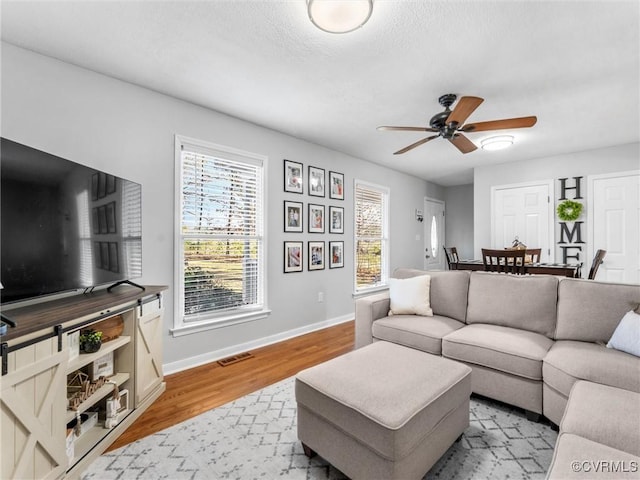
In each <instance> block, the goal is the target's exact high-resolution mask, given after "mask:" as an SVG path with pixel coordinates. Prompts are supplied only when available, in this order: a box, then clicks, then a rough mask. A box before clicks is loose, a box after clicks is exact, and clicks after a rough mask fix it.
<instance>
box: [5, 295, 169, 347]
mask: <svg viewBox="0 0 640 480" xmlns="http://www.w3.org/2000/svg"><path fill="white" fill-rule="evenodd" d="M167 288H168V287H166V286H158V285H152V286H147V285H145V289H146V290H145V291H142V290H140V289H139V288H136V287H131V286H128V285H121V286H118V287H116V288H115V289H113V290H112V291H111V292H110V293H109V292H107V290H106V289H105V290H98V291H94V292H92V293H83V294H79V295H72V296H69V297H64V298H60V299H57V300H52V301H50V302H42V303H38V304H34V305H27V306H24V307H18V308H14V309H11V310H3V313H4V314H5V315H7V316H8V317H9V318H10V319H11V320H14V321H15V322H16V323H17V324H18V326H17V327H16V328H11V327H9V328H8V330H7V333H6V335H2V336H1V337H0V341H2V342H7V341H9V340H13V339H16V338H20V337H22V336H25V335H28V334H31V333H34V332H37V331H40V330H43V329H47V328H53V327H54V326H56V325H61V324H63V323H66V322H68V321H69V320H72V319H74V318H82V317H85V316H87V315H101V314H108V313H109V309H110V308H113V307H115V306H117V305H121V304H123V303H128V302H135V301H137V300H138V299H141V298H145V297H149V296H153V295H157V294H159V293H161V292H162V291H164V290H166V289H167Z"/></svg>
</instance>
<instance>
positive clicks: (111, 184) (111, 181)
mask: <svg viewBox="0 0 640 480" xmlns="http://www.w3.org/2000/svg"><path fill="white" fill-rule="evenodd" d="M106 183H107V186H106V191H107V195H110V194H112V193H116V177H115V176H113V175H107V180H106Z"/></svg>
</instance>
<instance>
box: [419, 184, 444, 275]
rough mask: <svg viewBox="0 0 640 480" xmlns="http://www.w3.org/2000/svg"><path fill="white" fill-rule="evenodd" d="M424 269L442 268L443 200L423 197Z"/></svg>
mask: <svg viewBox="0 0 640 480" xmlns="http://www.w3.org/2000/svg"><path fill="white" fill-rule="evenodd" d="M423 224H424V252H425V253H424V269H425V270H444V269H445V266H444V264H445V259H444V248H443V247H444V226H445V225H444V202H443V201H442V200H436V199H435V198H428V197H426V198H425V199H424V221H423Z"/></svg>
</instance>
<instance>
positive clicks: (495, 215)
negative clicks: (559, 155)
mask: <svg viewBox="0 0 640 480" xmlns="http://www.w3.org/2000/svg"><path fill="white" fill-rule="evenodd" d="M552 192H553V180H548V181H542V182H536V183H522V184H517V185H502V186H497V187H492V189H491V246H490V247H491V248H497V249H500V248H505V247H511V246H512V245H513V242H514V240H515V239H516V238H517V239H518V240H519V241H520V242H522V243H524V244H525V245H526V246H527V247H529V248H540V249H541V252H540V261H541V262H553V259H554V252H553V249H552V246H553V225H552V221H553V206H552V204H551V194H552ZM480 247H483V245H480ZM485 248H486V247H485Z"/></svg>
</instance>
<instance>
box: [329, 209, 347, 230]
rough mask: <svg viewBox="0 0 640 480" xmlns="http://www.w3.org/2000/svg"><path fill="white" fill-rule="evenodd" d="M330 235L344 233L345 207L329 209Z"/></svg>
mask: <svg viewBox="0 0 640 480" xmlns="http://www.w3.org/2000/svg"><path fill="white" fill-rule="evenodd" d="M329 233H344V208H343V207H334V206H330V207H329Z"/></svg>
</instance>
